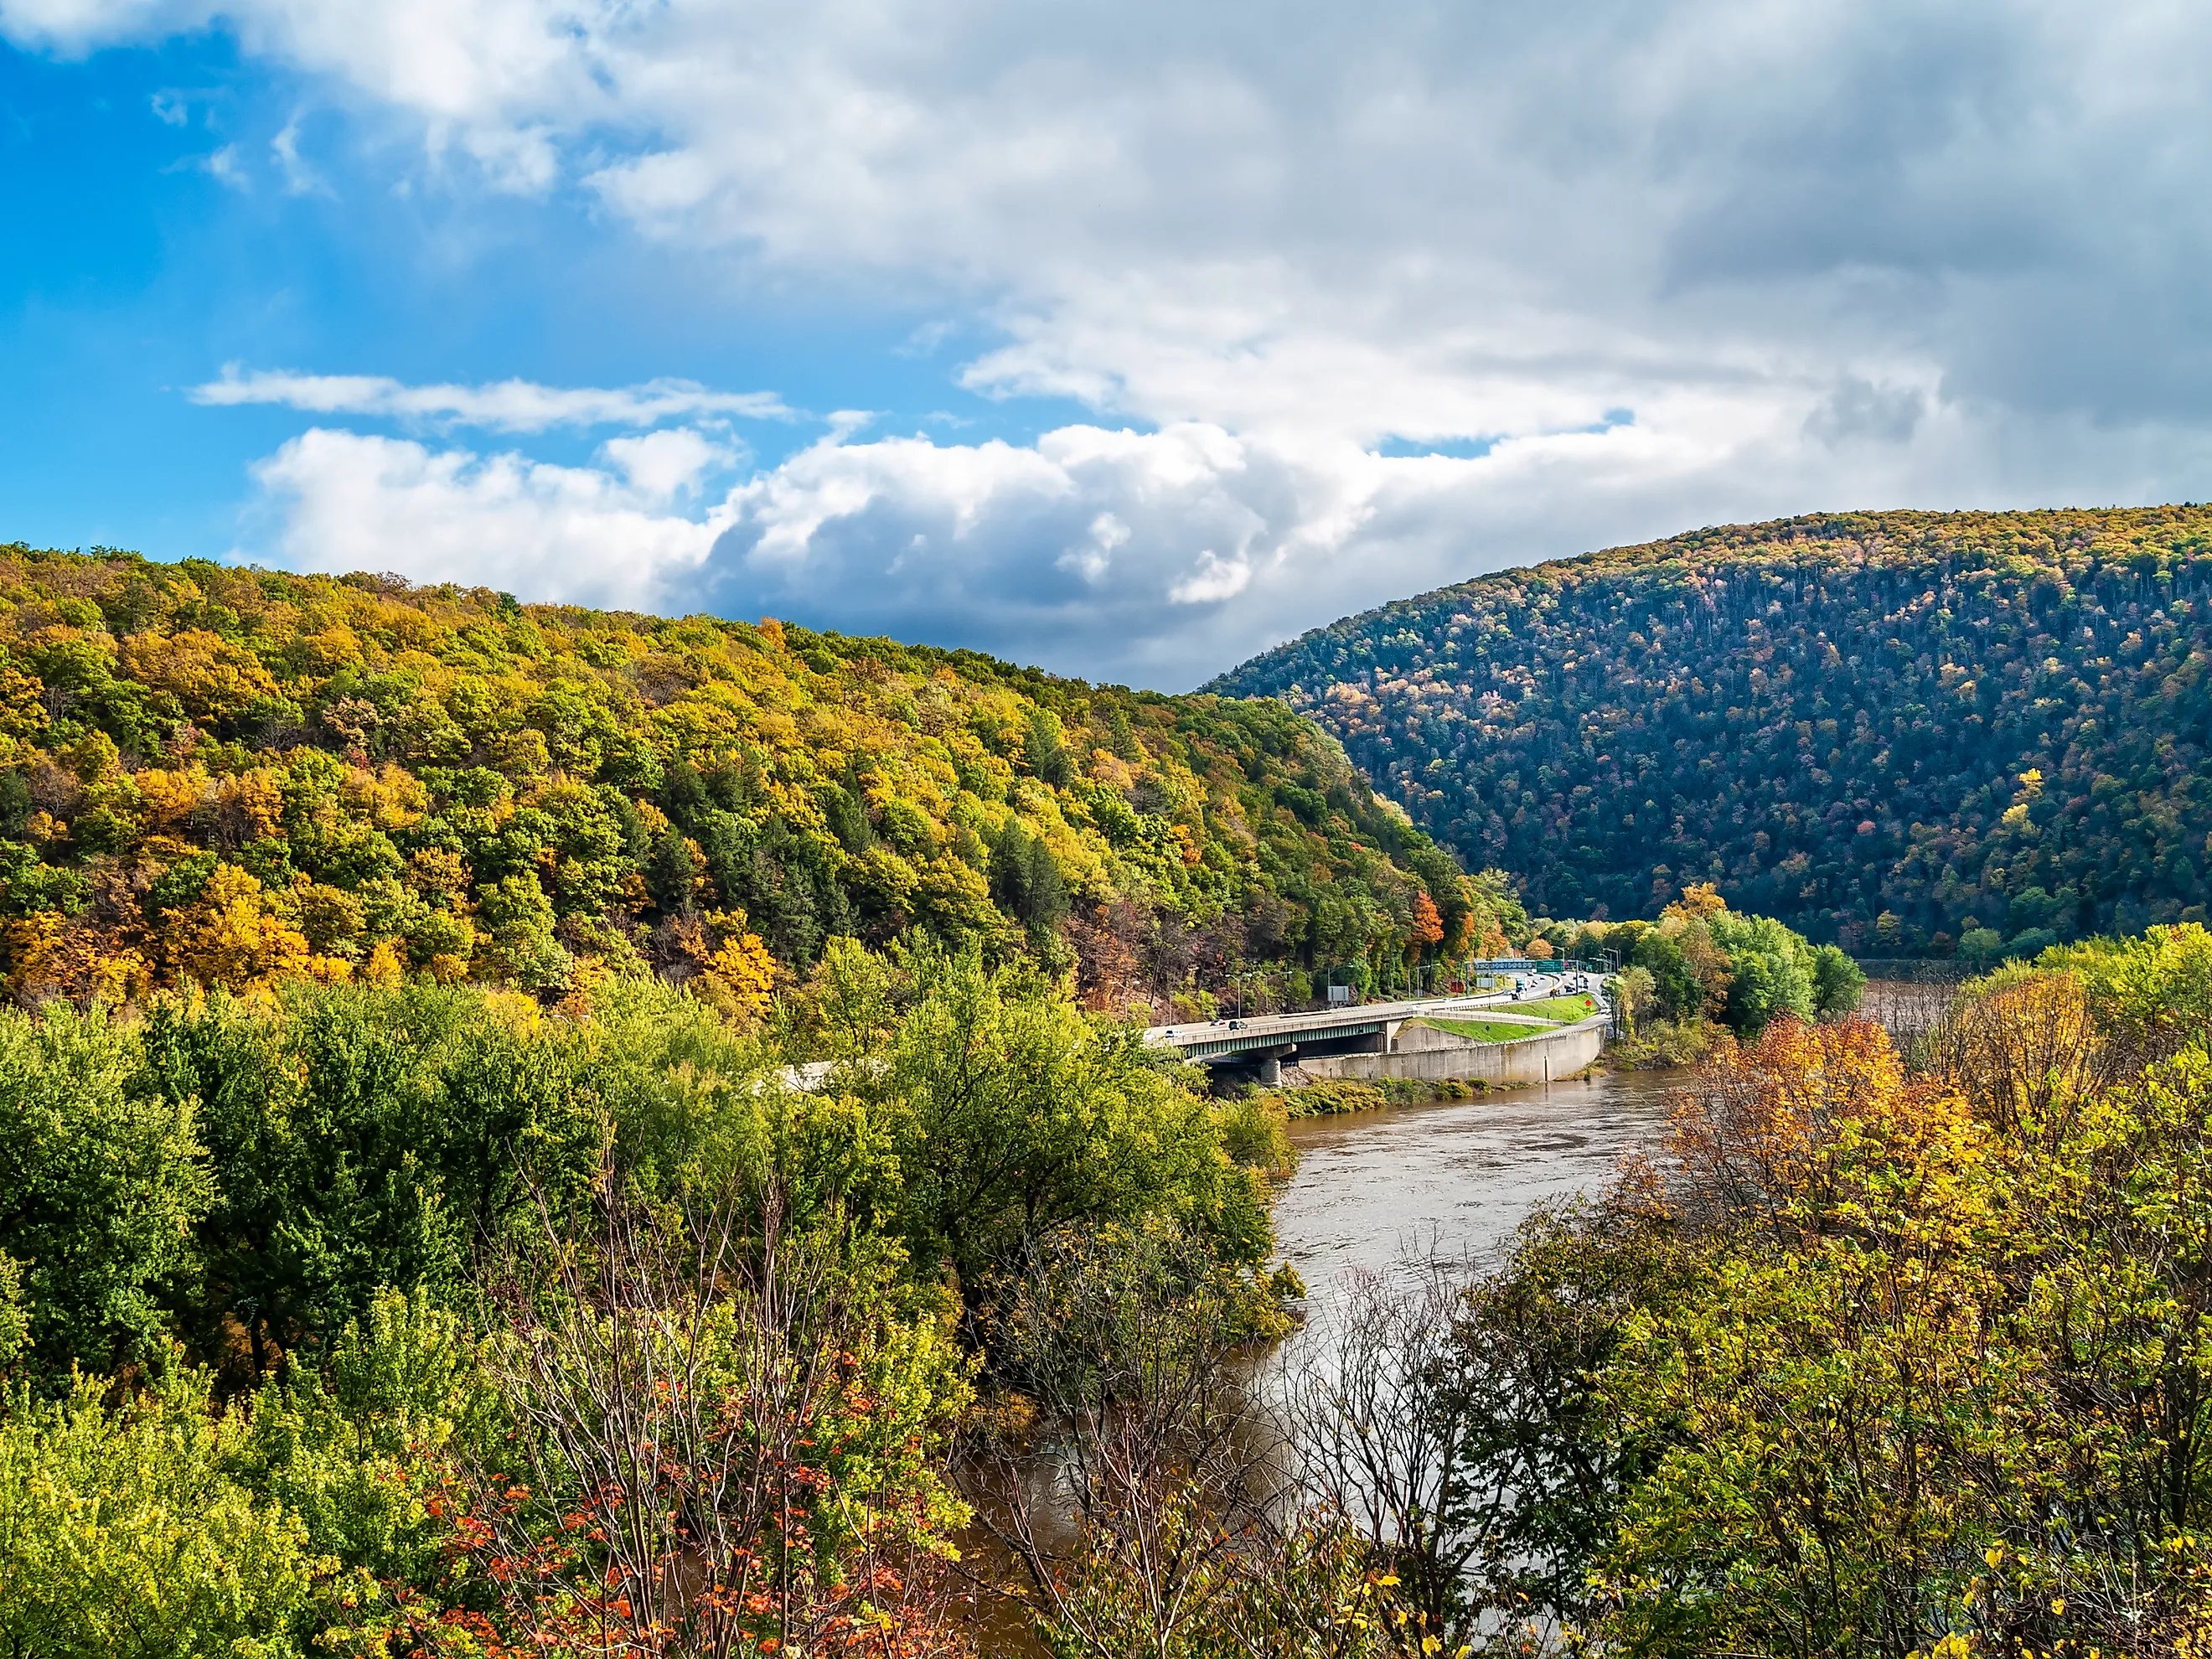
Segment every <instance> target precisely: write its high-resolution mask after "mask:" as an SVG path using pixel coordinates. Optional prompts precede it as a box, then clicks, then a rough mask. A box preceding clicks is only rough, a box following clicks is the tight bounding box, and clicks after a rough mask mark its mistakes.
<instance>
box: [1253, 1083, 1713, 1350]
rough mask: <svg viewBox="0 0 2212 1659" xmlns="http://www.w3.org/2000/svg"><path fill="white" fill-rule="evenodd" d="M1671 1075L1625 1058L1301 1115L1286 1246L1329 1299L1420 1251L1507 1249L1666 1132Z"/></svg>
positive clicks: (1280, 1204) (1321, 1303)
mask: <svg viewBox="0 0 2212 1659" xmlns="http://www.w3.org/2000/svg"><path fill="white" fill-rule="evenodd" d="M1668 1082H1669V1079H1668V1078H1667V1077H1665V1076H1664V1075H1663V1074H1660V1073H1650V1072H1623V1073H1613V1074H1609V1075H1606V1076H1601V1077H1596V1078H1592V1079H1588V1080H1586V1081H1582V1082H1573V1083H1554V1084H1552V1085H1549V1086H1547V1087H1545V1088H1541V1089H1516V1090H1511V1091H1501V1092H1499V1093H1497V1094H1491V1095H1483V1096H1478V1097H1476V1098H1475V1099H1473V1100H1466V1101H1453V1102H1449V1103H1441V1104H1437V1105H1431V1106H1402V1107H1389V1108H1385V1109H1383V1110H1381V1111H1374V1112H1352V1113H1347V1114H1346V1115H1342V1116H1340V1117H1316V1118H1301V1119H1299V1120H1298V1121H1296V1122H1294V1123H1292V1124H1291V1144H1292V1145H1294V1146H1296V1147H1297V1151H1298V1170H1297V1174H1296V1175H1295V1176H1292V1177H1291V1179H1290V1180H1289V1181H1287V1182H1285V1183H1284V1184H1283V1185H1282V1187H1281V1188H1279V1189H1278V1190H1277V1193H1276V1195H1275V1235H1276V1239H1277V1249H1279V1250H1280V1251H1281V1252H1282V1254H1283V1255H1285V1257H1286V1258H1287V1259H1288V1260H1289V1261H1290V1262H1291V1265H1292V1266H1293V1267H1296V1268H1297V1270H1298V1273H1299V1275H1300V1277H1302V1278H1303V1279H1304V1280H1305V1282H1306V1290H1307V1292H1308V1295H1309V1297H1310V1304H1309V1305H1310V1308H1311V1309H1312V1310H1314V1311H1316V1312H1319V1311H1321V1310H1324V1309H1326V1308H1327V1307H1328V1304H1329V1301H1330V1298H1331V1297H1332V1294H1333V1293H1334V1291H1335V1289H1336V1288H1337V1287H1338V1286H1339V1285H1341V1284H1342V1283H1343V1281H1344V1279H1345V1278H1346V1275H1347V1274H1349V1273H1353V1272H1354V1271H1355V1270H1358V1269H1361V1268H1364V1269H1366V1270H1368V1271H1370V1272H1376V1273H1383V1272H1388V1271H1389V1269H1390V1268H1391V1267H1392V1265H1393V1264H1394V1263H1395V1262H1396V1261H1399V1260H1400V1259H1401V1258H1402V1257H1403V1256H1405V1255H1407V1252H1408V1251H1409V1250H1410V1251H1413V1252H1415V1253H1419V1254H1427V1253H1429V1252H1430V1251H1431V1249H1435V1250H1437V1251H1438V1252H1441V1253H1442V1254H1445V1255H1455V1256H1475V1257H1482V1256H1486V1255H1492V1254H1493V1253H1494V1252H1495V1251H1496V1250H1497V1249H1498V1246H1499V1245H1500V1244H1501V1243H1503V1242H1504V1240H1505V1239H1506V1237H1508V1236H1509V1235H1510V1233H1511V1232H1512V1231H1513V1230H1514V1228H1516V1226H1518V1225H1520V1224H1521V1222H1522V1219H1523V1218H1526V1217H1527V1215H1528V1212H1530V1211H1531V1210H1533V1209H1534V1208H1535V1207H1536V1206H1537V1205H1539V1204H1541V1203H1543V1202H1544V1201H1546V1200H1549V1199H1558V1198H1565V1197H1568V1196H1570V1195H1571V1194H1574V1193H1576V1192H1578V1191H1588V1190H1591V1189H1594V1188H1596V1187H1598V1186H1599V1185H1601V1183H1602V1182H1604V1181H1605V1179H1606V1177H1607V1176H1609V1175H1611V1174H1612V1173H1613V1170H1614V1169H1616V1168H1617V1167H1618V1166H1619V1164H1620V1161H1621V1159H1622V1158H1624V1157H1626V1155H1628V1154H1629V1153H1630V1152H1635V1151H1637V1150H1638V1149H1639V1148H1645V1147H1648V1146H1650V1145H1651V1144H1652V1143H1654V1142H1655V1141H1656V1137H1657V1134H1658V1132H1659V1129H1660V1127H1661V1126H1662V1123H1663V1122H1664V1121H1665V1118H1666V1113H1667V1100H1666V1094H1667V1089H1668Z"/></svg>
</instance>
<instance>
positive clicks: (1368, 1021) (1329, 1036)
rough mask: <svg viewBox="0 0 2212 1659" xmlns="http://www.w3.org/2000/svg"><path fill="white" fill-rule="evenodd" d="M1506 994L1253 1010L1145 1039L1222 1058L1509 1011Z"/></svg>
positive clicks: (1169, 1028) (1162, 1028)
mask: <svg viewBox="0 0 2212 1659" xmlns="http://www.w3.org/2000/svg"><path fill="white" fill-rule="evenodd" d="M1512 1006H1513V1002H1512V999H1511V998H1510V997H1505V996H1500V995H1496V994H1492V995H1488V996H1459V997H1431V998H1425V999H1423V1000H1420V1001H1418V1002H1370V1003H1366V1004H1364V1005H1362V1006H1359V1007H1357V1008H1325V1009H1318V1010H1316V1011H1315V1012H1312V1013H1306V1014H1255V1015H1254V1016H1253V1017H1252V1018H1249V1019H1247V1020H1243V1021H1240V1022H1237V1029H1236V1030H1231V1029H1230V1026H1231V1022H1230V1021H1228V1020H1225V1019H1216V1020H1206V1021H1202V1022H1200V1023H1198V1024H1182V1025H1155V1026H1152V1028H1150V1029H1149V1030H1146V1033H1145V1041H1146V1042H1152V1043H1158V1044H1161V1045H1163V1046H1165V1047H1168V1048H1179V1049H1181V1050H1182V1054H1183V1056H1184V1058H1186V1059H1188V1060H1221V1059H1225V1058H1227V1057H1228V1056H1230V1055H1231V1054H1249V1053H1250V1052H1252V1051H1253V1050H1255V1049H1261V1048H1281V1047H1282V1046H1283V1045H1284V1044H1285V1043H1295V1042H1334V1041H1335V1040H1337V1039H1338V1038H1340V1037H1355V1036H1373V1035H1375V1034H1376V1032H1379V1031H1383V1030H1387V1029H1388V1028H1389V1027H1390V1026H1392V1025H1395V1024H1399V1023H1400V1022H1401V1021H1404V1020H1408V1019H1418V1018H1421V1017H1422V1016H1423V1015H1425V1014H1440V1015H1443V1016H1444V1017H1446V1018H1449V1017H1450V1016H1452V1015H1453V1014H1455V1013H1456V1014H1472V1013H1474V1012H1478V1011H1485V1012H1486V1011H1489V1010H1492V1009H1497V1010H1500V1011H1510V1009H1511V1008H1512Z"/></svg>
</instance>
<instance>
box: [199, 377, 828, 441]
mask: <svg viewBox="0 0 2212 1659" xmlns="http://www.w3.org/2000/svg"><path fill="white" fill-rule="evenodd" d="M191 397H192V401H193V402H195V403H201V404H216V405H218V406H222V407H231V406H235V405H238V404H279V405H281V406H283V407H284V408H286V409H297V410H305V411H306V412H307V413H309V414H314V415H372V416H386V417H388V418H392V419H395V420H404V421H420V422H431V423H436V424H442V425H451V426H473V427H483V428H487V429H489V430H491V431H495V432H544V431H547V430H550V428H554V427H569V426H574V427H589V426H653V425H654V424H657V423H658V422H662V421H672V420H696V419H698V418H699V417H701V416H738V417H740V418H743V419H745V420H756V421H758V420H788V419H790V418H791V416H792V411H791V410H789V409H788V408H787V407H786V406H785V404H784V403H783V400H782V399H781V398H777V397H775V395H773V394H772V393H769V392H712V391H709V390H708V388H707V387H705V386H700V385H697V384H696V383H695V382H693V381H690V380H649V381H647V383H646V384H645V385H643V386H618V387H612V388H608V387H598V386H539V385H537V384H536V383H534V382H532V381H529V380H501V381H498V382H496V383H495V384H493V385H490V386H407V385H404V384H403V383H402V382H400V381H398V380H392V379H389V378H387V377H386V376H384V375H380V374H294V373H292V372H291V371H289V369H252V370H249V369H245V368H240V366H239V365H238V364H236V363H232V364H229V365H228V366H227V367H226V368H224V369H223V371H222V379H220V380H210V381H209V382H208V383H207V384H206V385H204V386H194V387H193V388H192V391H191Z"/></svg>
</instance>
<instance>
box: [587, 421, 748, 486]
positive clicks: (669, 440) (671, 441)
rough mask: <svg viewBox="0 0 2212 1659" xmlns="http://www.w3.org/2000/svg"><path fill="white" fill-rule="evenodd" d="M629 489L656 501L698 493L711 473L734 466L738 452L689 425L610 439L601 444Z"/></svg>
mask: <svg viewBox="0 0 2212 1659" xmlns="http://www.w3.org/2000/svg"><path fill="white" fill-rule="evenodd" d="M600 447H601V449H602V450H603V451H604V452H605V455H606V457H607V459H608V460H610V461H611V462H612V463H613V464H614V466H615V469H616V470H617V471H619V472H620V473H621V474H622V475H623V477H625V478H627V479H629V484H630V488H631V489H635V490H637V491H639V492H640V493H641V494H642V495H646V496H647V497H648V498H650V499H652V500H655V501H674V500H676V499H677V498H678V496H682V495H696V494H697V493H698V492H699V489H700V486H701V485H702V483H704V482H705V480H706V477H707V476H708V474H709V473H710V472H714V471H726V470H727V469H728V468H730V467H732V466H733V465H736V464H737V460H738V453H737V452H736V451H735V450H733V449H732V448H731V447H729V446H728V445H727V444H722V443H717V442H715V441H714V440H713V439H711V438H709V437H708V436H707V435H705V434H704V433H702V432H700V431H697V430H696V429H695V428H691V427H688V426H679V427H672V428H668V429H667V430H665V431H660V432H647V433H645V434H642V435H640V436H638V437H635V438H610V439H608V440H607V441H606V442H605V444H603V445H601V446H600Z"/></svg>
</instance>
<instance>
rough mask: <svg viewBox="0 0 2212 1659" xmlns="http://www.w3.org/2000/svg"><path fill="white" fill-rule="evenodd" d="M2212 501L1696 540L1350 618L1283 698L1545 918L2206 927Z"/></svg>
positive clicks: (1304, 658)
mask: <svg viewBox="0 0 2212 1659" xmlns="http://www.w3.org/2000/svg"><path fill="white" fill-rule="evenodd" d="M2208 597H2212V507H2145V508H2138V509H2126V510H2123V509H2114V510H2112V511H2109V512H2086V511H2072V510H2069V511H2063V512H2040V513H1837V514H1822V515H1814V516H1811V517H1806V518H1797V519H1788V520H1779V521H1778V522H1775V523H1771V524H1765V525H1753V526H1725V527H1723V528H1719V529H1711V530H1701V531H1697V532H1692V533H1691V534H1688V535H1684V536H1678V537H1675V538H1673V539H1672V540H1669V541H1664V542H1659V543H1655V544H1648V545H1643V546H1636V547H1623V548H1614V549H1612V550H1607V551H1605V552H1600V553H1592V554H1589V555H1586V556H1583V557H1580V558H1576V559H1566V560H1560V561H1557V562H1552V563H1547V564H1542V565H1539V566H1537V567H1536V568H1533V569H1526V570H1512V571H1506V572H1503V573H1500V574H1496V575H1490V576H1482V577H1478V578H1476V579H1475V580H1472V581H1468V582H1464V583H1462V584H1460V585H1458V586H1453V587H1447V588H1442V589H1439V590H1438V591H1437V592H1433V593H1428V594H1424V595H1422V596H1421V597H1419V598H1417V599H1407V600H1403V601H1401V602H1400V603H1397V604H1395V605H1388V606H1385V607H1384V608H1383V609H1382V610H1379V611H1369V612H1367V613H1366V614H1364V615H1362V616H1358V617H1348V618H1346V620H1344V621H1342V622H1339V623H1334V624H1333V625H1332V626H1330V627H1328V628H1326V629H1319V630H1317V631H1316V632H1314V633H1311V634H1309V635H1305V636H1304V638H1302V639H1299V640H1296V641H1291V643H1290V644H1287V645H1285V646H1283V647H1280V648H1279V649H1277V650H1275V651H1272V652H1269V653H1267V654H1266V655H1264V656H1261V657H1258V658H1255V659H1253V660H1252V661H1251V662H1249V663H1246V664H1244V665H1243V666H1241V667H1239V668H1237V669H1235V670H1233V671H1231V672H1230V673H1228V674H1225V675H1224V676H1223V677H1222V678H1220V679H1218V680H1217V681H1215V682H1214V683H1213V685H1212V688H1211V689H1212V690H1220V691H1224V692H1229V693H1232V694H1235V695H1237V696H1271V695H1272V696H1279V697H1281V698H1283V699H1284V700H1285V702H1288V703H1289V704H1290V705H1291V707H1293V708H1297V709H1299V710H1301V711H1303V712H1304V713H1307V714H1311V715H1313V716H1314V717H1315V718H1316V720H1320V721H1321V722H1322V724H1323V725H1324V726H1327V727H1328V729H1329V730H1330V731H1331V732H1334V733H1335V734H1336V735H1337V736H1338V737H1339V738H1341V739H1342V740H1343V742H1344V744H1345V745H1346V749H1347V750H1348V751H1349V753H1350V754H1351V756H1352V759H1353V760H1355V761H1356V762H1358V763H1359V764H1360V765H1361V766H1363V767H1364V768H1365V769H1367V771H1368V772H1369V774H1370V776H1372V777H1373V778H1375V779H1376V781H1377V782H1378V784H1380V785H1382V786H1383V787H1386V788H1387V789H1388V790H1389V792H1390V793H1392V794H1393V795H1394V796H1395V797H1396V798H1397V799H1400V800H1401V801H1402V802H1404V804H1405V805H1406V806H1407V808H1408V810H1409V811H1411V812H1412V814H1413V817H1414V819H1415V821H1416V822H1418V823H1420V824H1422V825H1423V826H1424V827H1425V828H1426V829H1429V830H1430V831H1431V833H1432V834H1434V835H1435V836H1437V838H1438V839H1439V840H1441V841H1443V842H1444V843H1445V844H1446V845H1448V846H1449V847H1451V848H1454V849H1455V850H1456V851H1457V852H1458V853H1459V854H1460V855H1461V857H1462V859H1464V860H1468V863H1469V865H1470V866H1474V865H1476V864H1500V865H1504V866H1506V867H1508V868H1510V869H1512V870H1514V871H1516V872H1519V873H1520V874H1522V876H1523V877H1524V878H1526V880H1527V883H1528V902H1529V903H1530V905H1531V907H1532V908H1534V909H1537V910H1548V911H1550V912H1552V913H1553V914H1554V915H1583V916H1590V915H1595V916H1599V917H1608V916H1609V917H1612V918H1613V919H1615V920H1620V919H1625V918H1628V917H1632V916H1638V915H1651V914H1652V913H1654V912H1656V910H1658V909H1659V908H1662V906H1664V905H1665V904H1666V903H1668V902H1669V900H1670V899H1671V898H1672V897H1674V895H1675V894H1677V893H1678V892H1680V890H1682V889H1684V888H1685V887H1686V886H1687V885H1688V884H1691V883H1692V882H1696V881H1714V882H1717V883H1719V884H1721V886H1722V887H1723V889H1724V890H1725V891H1726V892H1727V894H1728V896H1729V901H1730V902H1732V903H1734V904H1735V905H1737V906H1739V907H1741V908H1743V909H1746V910H1751V911H1756V912H1759V913H1762V914H1765V915H1773V916H1776V917H1778V918H1779V919H1781V920H1782V921H1786V922H1788V923H1790V925H1791V926H1792V927H1796V928H1798V929H1800V930H1801V931H1802V932H1804V933H1807V934H1808V935H1809V936H1810V937H1812V938H1814V939H1820V940H1823V941H1834V942H1838V943H1840V944H1841V945H1843V946H1844V948H1845V949H1846V950H1848V951H1852V952H1853V953H1854V954H1872V955H1905V954H1912V953H1917V952H1920V951H1930V952H1933V953H1936V954H1942V953H1943V952H1945V951H1949V950H1952V949H1955V948H1959V947H1960V946H1961V945H1964V946H1965V949H1966V953H1967V954H1969V955H1970V956H1971V955H1978V956H1983V957H1995V956H1996V954H1998V952H1999V950H2000V948H2001V947H2002V950H2003V951H2004V953H2006V954H2009V955H2014V956H2019V957H2033V955H2035V954H2036V952H2037V951H2039V950H2041V949H2042V948H2044V947H2045V945H2050V944H2051V943H2053V942H2056V941H2058V940H2062V939H2072V938H2075V937H2079V936H2087V935H2089V934H2093V933H2100V932H2119V933H2134V932H2137V931H2139V930H2141V929H2142V927H2144V926H2146V925H2147V924H2148V923H2152V922H2172V921H2197V920H2202V918H2203V905H2204V902H2205V890H2204V884H2203V867H2204V865H2205V861H2206V860H2207V858H2208V857H2212V786H2209V785H2208V783H2207V777H2208V772H2207V770H2206V760H2207V756H2208V751H2212V675H2208V673H2207V665H2208V661H2212V631H2208V629H2212V618H2209V617H2208V611H2207V599H2208Z"/></svg>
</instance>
